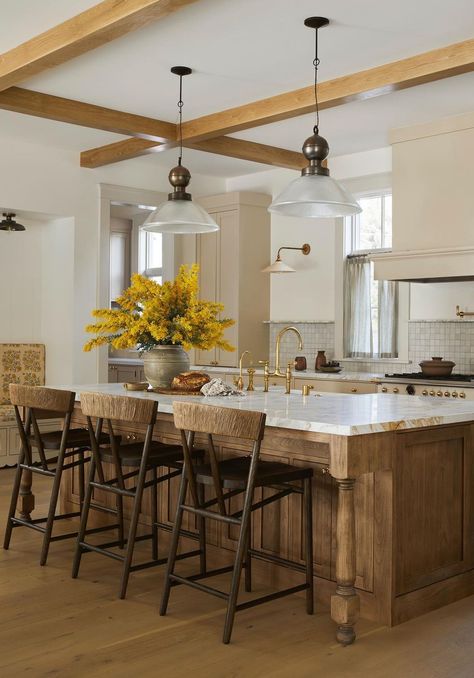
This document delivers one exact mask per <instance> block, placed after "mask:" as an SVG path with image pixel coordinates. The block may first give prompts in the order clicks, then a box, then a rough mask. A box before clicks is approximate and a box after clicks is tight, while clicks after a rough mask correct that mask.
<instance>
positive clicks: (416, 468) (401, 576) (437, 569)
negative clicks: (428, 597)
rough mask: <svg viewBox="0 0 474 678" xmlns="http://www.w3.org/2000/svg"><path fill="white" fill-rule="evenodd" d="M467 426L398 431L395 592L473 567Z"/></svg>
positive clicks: (469, 443)
mask: <svg viewBox="0 0 474 678" xmlns="http://www.w3.org/2000/svg"><path fill="white" fill-rule="evenodd" d="M471 452H472V451H471V441H470V436H469V428H468V427H458V428H453V427H450V428H446V429H438V430H430V431H419V432H416V433H415V432H413V433H407V434H400V435H399V438H398V445H397V454H396V467H395V471H394V474H395V483H394V485H395V487H396V488H397V491H396V493H395V516H396V520H395V525H396V540H397V541H396V543H397V548H396V553H397V556H396V592H397V594H403V593H407V592H409V591H413V590H415V589H419V588H421V587H423V586H427V585H428V584H431V583H433V582H436V581H441V580H442V579H446V578H447V577H448V576H453V575H455V574H457V573H459V572H463V571H466V570H467V569H470V568H471V567H472V534H471V531H472V517H471V513H472V508H471V498H470V495H471V492H472V487H473V467H472V460H471Z"/></svg>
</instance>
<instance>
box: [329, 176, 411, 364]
mask: <svg viewBox="0 0 474 678" xmlns="http://www.w3.org/2000/svg"><path fill="white" fill-rule="evenodd" d="M366 179H367V182H366V183H367V187H366V188H365V190H364V189H363V188H362V187H361V185H360V183H361V182H360V180H358V181H357V183H356V186H355V187H354V188H356V190H353V193H354V195H355V197H356V198H366V197H371V196H376V195H381V194H390V193H392V188H391V185H390V184H391V177H390V175H375V176H373V177H367V178H366ZM345 184H346V185H347V186H348V188H349V189H350V190H351V186H350V182H349V181H347V182H345ZM371 184H372V185H371ZM335 222H336V223H335V228H336V238H335V241H336V242H335V244H336V247H335V250H336V262H335V273H336V275H335V300H336V314H335V355H336V356H337V360H339V361H340V362H345V361H347V362H361V363H408V362H409V360H408V319H409V315H410V284H409V283H402V282H401V283H399V293H398V294H399V296H398V357H397V358H350V357H349V358H346V357H344V260H345V258H346V257H347V256H348V255H349V254H352V253H357V254H367V255H368V256H369V257H370V254H374V253H375V252H376V253H377V254H380V253H383V252H391V251H392V250H391V248H379V249H376V250H354V251H352V243H353V242H354V237H353V236H354V233H353V229H354V222H353V218H352V217H347V218H345V219H336V220H335Z"/></svg>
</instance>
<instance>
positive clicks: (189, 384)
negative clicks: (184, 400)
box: [171, 372, 211, 391]
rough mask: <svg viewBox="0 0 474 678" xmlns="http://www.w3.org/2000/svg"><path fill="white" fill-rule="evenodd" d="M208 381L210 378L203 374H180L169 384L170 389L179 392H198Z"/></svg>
mask: <svg viewBox="0 0 474 678" xmlns="http://www.w3.org/2000/svg"><path fill="white" fill-rule="evenodd" d="M209 381H211V378H210V376H209V375H208V374H206V373H205V372H181V374H178V375H177V376H176V377H175V378H174V379H173V381H172V382H171V388H174V389H179V390H181V391H199V390H200V388H201V387H202V386H204V384H207V383H208V382H209Z"/></svg>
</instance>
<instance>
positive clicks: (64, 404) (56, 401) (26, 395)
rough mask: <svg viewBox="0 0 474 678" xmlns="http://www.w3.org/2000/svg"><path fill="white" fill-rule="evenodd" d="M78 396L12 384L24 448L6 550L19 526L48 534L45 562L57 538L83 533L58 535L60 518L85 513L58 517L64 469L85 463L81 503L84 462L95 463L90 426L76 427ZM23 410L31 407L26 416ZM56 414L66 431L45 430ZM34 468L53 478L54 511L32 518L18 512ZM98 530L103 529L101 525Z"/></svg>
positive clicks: (43, 553) (42, 560) (51, 506)
mask: <svg viewBox="0 0 474 678" xmlns="http://www.w3.org/2000/svg"><path fill="white" fill-rule="evenodd" d="M74 399H75V393H73V392H72V391H63V390H59V389H52V388H45V387H44V386H23V385H20V384H10V400H11V403H12V405H13V406H14V408H15V417H16V422H17V427H18V432H19V435H20V442H21V451H20V457H19V459H18V466H17V470H16V474H15V480H14V483H13V490H12V495H11V502H10V510H9V512H8V518H7V525H6V530H5V538H4V542H3V548H4V549H8V548H9V546H10V540H11V536H12V531H13V528H16V527H29V528H30V529H33V530H36V531H37V532H41V533H42V534H43V535H44V536H43V546H42V549H41V557H40V564H41V565H45V564H46V560H47V558H48V552H49V546H50V544H51V542H52V541H58V540H62V539H70V538H73V537H77V531H74V532H68V533H63V534H57V535H53V534H52V532H53V525H54V523H55V521H57V520H63V519H65V518H74V517H78V516H79V515H80V511H74V512H70V513H63V514H60V515H56V508H57V503H58V496H59V490H60V486H61V478H62V474H63V471H66V470H68V469H72V468H75V467H79V494H80V501H81V504H82V501H83V498H84V465H85V464H86V463H87V462H88V461H89V459H88V458H86V457H85V456H84V453H85V452H86V451H88V450H89V449H90V438H89V433H88V431H87V430H86V429H83V428H71V416H72V411H73V408H74ZM20 408H24V410H25V415H26V416H25V419H24V420H23V419H22V416H21V413H20ZM51 418H54V419H59V418H62V420H63V423H62V429H61V430H58V431H49V432H47V433H43V432H41V430H40V426H39V423H38V422H39V421H41V419H51ZM101 440H102V442H106V441H108V436H105V435H102V437H101ZM33 450H35V451H36V453H37V455H38V457H39V460H38V461H34V460H33ZM28 471H29V472H31V473H32V474H39V475H42V476H46V477H48V478H51V479H52V481H53V487H52V490H51V496H50V500H49V509H48V514H47V516H46V517H44V518H35V519H33V520H27V519H25V518H22V517H20V516H17V515H16V511H17V503H18V495H19V492H20V485H21V481H22V476H23V474H24V473H25V472H28ZM95 531H98V529H96V530H95Z"/></svg>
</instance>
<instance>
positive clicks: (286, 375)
mask: <svg viewBox="0 0 474 678" xmlns="http://www.w3.org/2000/svg"><path fill="white" fill-rule="evenodd" d="M287 332H294V333H295V334H296V336H297V337H298V350H300V351H301V350H302V349H303V337H302V336H301V334H300V333H299V332H298V330H297V329H296V327H284V328H283V329H282V330H281V331H280V332H279V333H278V336H277V340H276V347H275V371H274V372H270V368H269V361H268V360H259V363H260V364H261V365H263V390H264V392H265V393H267V392H268V386H269V381H270V377H283V378H284V379H285V380H286V391H285V393H290V390H291V378H292V373H291V363H288V365H287V367H286V371H285V372H282V371H281V368H280V342H281V340H282V337H283V336H284V335H285V334H286V333H287Z"/></svg>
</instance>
